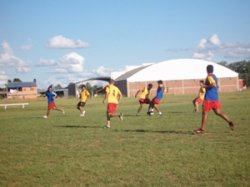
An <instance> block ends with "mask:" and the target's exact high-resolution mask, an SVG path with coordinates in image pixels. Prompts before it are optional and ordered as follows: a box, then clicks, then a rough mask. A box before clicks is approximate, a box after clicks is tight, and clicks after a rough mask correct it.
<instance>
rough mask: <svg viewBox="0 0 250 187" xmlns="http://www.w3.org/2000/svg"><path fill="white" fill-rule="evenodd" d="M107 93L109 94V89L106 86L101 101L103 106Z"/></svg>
mask: <svg viewBox="0 0 250 187" xmlns="http://www.w3.org/2000/svg"><path fill="white" fill-rule="evenodd" d="M108 93H109V87H108V86H107V87H106V88H105V94H104V98H103V101H102V103H103V104H104V103H105V101H106V99H107V97H108Z"/></svg>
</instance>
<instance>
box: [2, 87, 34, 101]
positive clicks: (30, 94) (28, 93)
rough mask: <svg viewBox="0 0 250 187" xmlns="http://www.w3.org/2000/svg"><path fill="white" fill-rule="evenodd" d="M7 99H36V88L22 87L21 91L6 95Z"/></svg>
mask: <svg viewBox="0 0 250 187" xmlns="http://www.w3.org/2000/svg"><path fill="white" fill-rule="evenodd" d="M7 98H8V99H36V98H37V87H23V88H21V90H18V91H16V92H13V93H10V92H8V94H7Z"/></svg>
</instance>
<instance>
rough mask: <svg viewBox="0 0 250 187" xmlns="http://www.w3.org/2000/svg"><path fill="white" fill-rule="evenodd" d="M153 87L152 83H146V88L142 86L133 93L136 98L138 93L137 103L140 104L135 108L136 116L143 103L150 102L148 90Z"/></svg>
mask: <svg viewBox="0 0 250 187" xmlns="http://www.w3.org/2000/svg"><path fill="white" fill-rule="evenodd" d="M152 88H153V85H152V84H148V85H147V88H146V87H143V88H142V89H140V90H138V91H137V92H136V94H135V98H137V96H138V95H139V94H140V95H139V103H140V106H139V108H138V110H137V114H136V116H138V115H139V113H140V111H141V109H142V107H143V104H149V103H150V98H149V96H150V90H151V89H152Z"/></svg>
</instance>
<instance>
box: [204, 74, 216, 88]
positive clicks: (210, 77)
mask: <svg viewBox="0 0 250 187" xmlns="http://www.w3.org/2000/svg"><path fill="white" fill-rule="evenodd" d="M207 81H208V84H206V85H204V88H213V87H215V86H216V82H215V80H214V78H213V77H212V76H209V77H208V78H207Z"/></svg>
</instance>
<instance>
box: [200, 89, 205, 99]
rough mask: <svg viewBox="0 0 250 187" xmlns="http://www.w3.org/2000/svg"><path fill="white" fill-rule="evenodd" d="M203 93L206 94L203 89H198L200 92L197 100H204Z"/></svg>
mask: <svg viewBox="0 0 250 187" xmlns="http://www.w3.org/2000/svg"><path fill="white" fill-rule="evenodd" d="M205 93H206V89H205V88H204V87H200V90H199V98H201V99H203V100H204V97H205Z"/></svg>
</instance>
